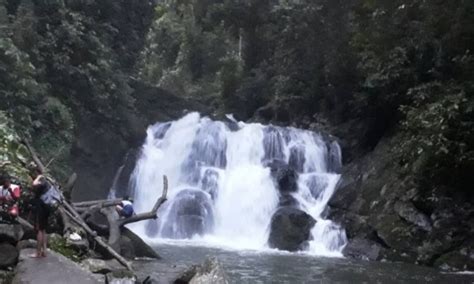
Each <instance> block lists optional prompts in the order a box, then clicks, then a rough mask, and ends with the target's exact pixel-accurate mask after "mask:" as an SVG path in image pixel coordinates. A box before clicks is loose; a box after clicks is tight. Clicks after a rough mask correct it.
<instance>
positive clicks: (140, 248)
mask: <svg viewBox="0 0 474 284" xmlns="http://www.w3.org/2000/svg"><path fill="white" fill-rule="evenodd" d="M121 230H122V231H121V235H122V236H124V237H126V238H128V240H129V243H130V244H131V245H132V246H133V252H134V255H133V258H135V257H148V258H154V259H160V258H161V257H160V255H159V254H158V253H157V252H156V251H155V250H154V249H153V248H151V247H150V246H149V245H148V244H147V243H145V242H144V241H143V240H142V239H141V238H140V237H139V236H137V235H136V234H135V233H134V232H132V231H131V230H129V229H128V228H126V227H123V228H122V229H121ZM129 250H130V251H131V249H129Z"/></svg>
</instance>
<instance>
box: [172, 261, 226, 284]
mask: <svg viewBox="0 0 474 284" xmlns="http://www.w3.org/2000/svg"><path fill="white" fill-rule="evenodd" d="M174 283H175V284H184V283H190V284H227V283H230V281H229V277H228V276H227V273H226V272H225V270H224V268H223V266H222V265H221V264H220V263H219V261H218V260H217V259H216V258H209V259H207V260H206V261H205V262H204V263H203V264H201V265H193V266H191V267H190V268H188V269H187V270H186V271H184V272H183V273H182V275H181V276H180V277H179V278H178V279H176V280H175V281H174Z"/></svg>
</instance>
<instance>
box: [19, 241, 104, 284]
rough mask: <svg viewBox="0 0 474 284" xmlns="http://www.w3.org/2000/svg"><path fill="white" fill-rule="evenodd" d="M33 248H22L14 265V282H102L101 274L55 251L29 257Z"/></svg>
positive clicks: (96, 283) (88, 283) (21, 283)
mask: <svg viewBox="0 0 474 284" xmlns="http://www.w3.org/2000/svg"><path fill="white" fill-rule="evenodd" d="M34 253H35V250H34V249H24V250H22V251H21V254H20V262H19V263H18V265H17V267H16V275H15V278H14V279H13V283H14V284H33V283H51V284H53V283H65V282H67V283H84V284H98V283H103V276H102V277H98V276H97V275H94V274H92V272H90V271H88V270H86V269H84V268H82V267H81V266H80V265H79V264H77V263H75V262H73V261H72V260H70V259H68V258H66V257H64V256H62V255H60V254H58V253H56V252H53V251H48V256H47V257H45V258H42V259H41V260H38V259H35V258H31V257H30V255H31V254H34Z"/></svg>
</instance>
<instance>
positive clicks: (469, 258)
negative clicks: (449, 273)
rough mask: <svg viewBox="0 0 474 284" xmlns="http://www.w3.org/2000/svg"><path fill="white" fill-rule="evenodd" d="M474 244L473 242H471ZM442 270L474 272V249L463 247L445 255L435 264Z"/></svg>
mask: <svg viewBox="0 0 474 284" xmlns="http://www.w3.org/2000/svg"><path fill="white" fill-rule="evenodd" d="M471 242H472V241H471ZM433 266H434V267H437V268H440V269H442V270H464V271H473V270H474V248H473V247H463V248H460V249H457V250H455V251H451V252H449V253H446V254H443V255H442V256H440V257H439V258H438V259H436V261H435V262H434V264H433Z"/></svg>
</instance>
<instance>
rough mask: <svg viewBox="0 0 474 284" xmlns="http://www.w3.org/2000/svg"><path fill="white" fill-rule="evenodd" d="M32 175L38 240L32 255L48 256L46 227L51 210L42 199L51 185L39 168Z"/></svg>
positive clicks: (33, 205) (32, 202)
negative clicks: (34, 252)
mask: <svg viewBox="0 0 474 284" xmlns="http://www.w3.org/2000/svg"><path fill="white" fill-rule="evenodd" d="M32 177H33V183H32V189H33V195H34V196H33V199H32V201H31V205H32V209H33V215H34V227H35V231H36V241H37V246H36V254H35V255H32V257H46V250H47V243H48V239H47V235H46V229H47V227H48V219H49V215H50V210H49V206H48V205H47V204H45V203H44V201H43V200H42V196H43V195H44V194H45V193H46V192H47V191H48V190H49V187H50V186H51V185H50V184H49V182H48V181H47V179H46V177H45V176H43V175H42V174H41V172H39V171H38V170H37V169H34V170H33V173H32Z"/></svg>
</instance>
